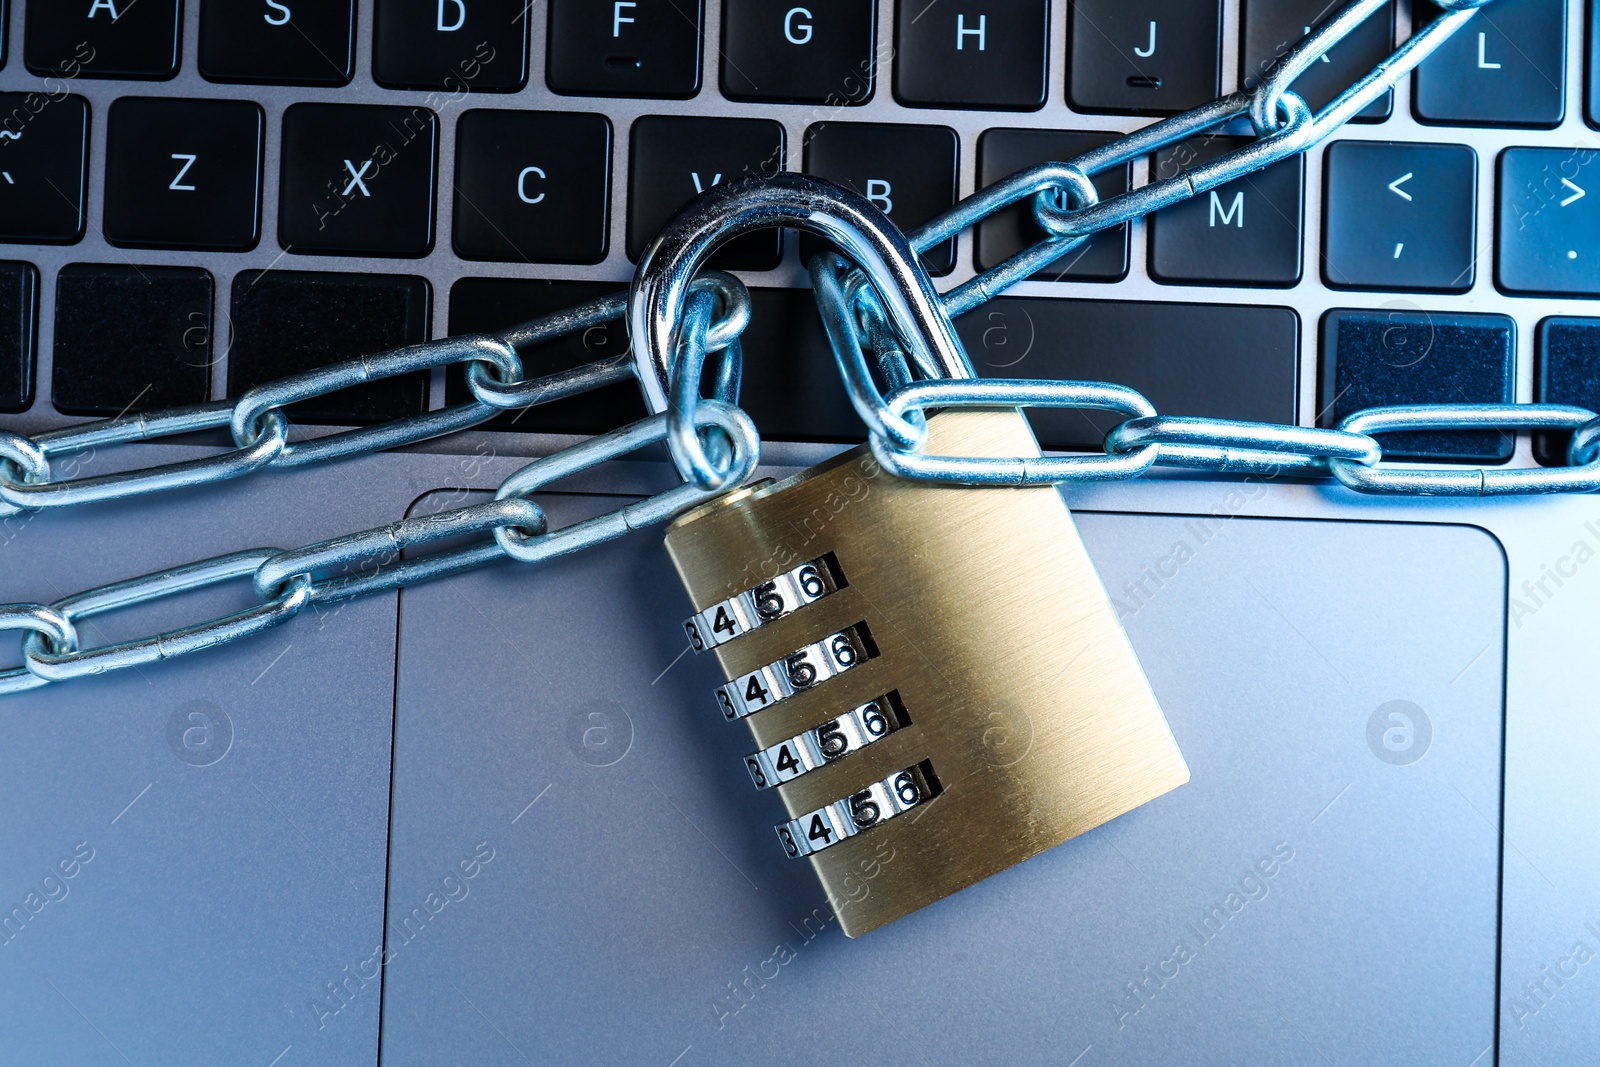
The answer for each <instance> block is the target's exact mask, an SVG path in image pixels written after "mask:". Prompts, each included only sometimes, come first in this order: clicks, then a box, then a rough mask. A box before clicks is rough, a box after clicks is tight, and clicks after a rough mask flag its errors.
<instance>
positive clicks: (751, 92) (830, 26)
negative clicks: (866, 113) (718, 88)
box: [722, 0, 878, 106]
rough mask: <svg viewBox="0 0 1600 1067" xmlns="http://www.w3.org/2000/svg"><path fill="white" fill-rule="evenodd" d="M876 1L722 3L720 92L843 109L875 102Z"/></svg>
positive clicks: (741, 0)
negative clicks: (874, 45)
mask: <svg viewBox="0 0 1600 1067" xmlns="http://www.w3.org/2000/svg"><path fill="white" fill-rule="evenodd" d="M877 6H878V5H877V3H876V0H807V3H806V4H805V6H803V7H802V6H797V5H793V4H773V3H769V2H768V0H724V3H723V5H722V95H724V96H726V97H727V98H728V99H730V100H769V101H775V102H778V103H791V104H797V103H815V104H832V105H834V106H843V105H846V104H864V103H866V102H867V101H868V100H870V99H872V84H873V77H874V75H875V73H876V71H875V69H874V66H875V64H874V62H873V54H872V53H873V43H874V41H873V38H874V33H875V27H876V22H877V19H876V18H875V15H876V13H877Z"/></svg>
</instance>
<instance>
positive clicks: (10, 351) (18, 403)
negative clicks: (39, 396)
mask: <svg viewBox="0 0 1600 1067" xmlns="http://www.w3.org/2000/svg"><path fill="white" fill-rule="evenodd" d="M38 291H39V272H38V271H37V270H35V269H34V267H33V264H31V263H0V411H23V410H25V409H26V408H27V407H28V404H29V403H30V402H32V400H33V346H34V321H35V317H36V316H37V314H38V310H39V296H38Z"/></svg>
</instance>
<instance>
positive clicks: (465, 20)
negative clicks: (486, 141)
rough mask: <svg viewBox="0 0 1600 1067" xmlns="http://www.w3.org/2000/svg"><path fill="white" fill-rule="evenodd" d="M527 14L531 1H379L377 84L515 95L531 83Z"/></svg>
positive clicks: (375, 42)
mask: <svg viewBox="0 0 1600 1067" xmlns="http://www.w3.org/2000/svg"><path fill="white" fill-rule="evenodd" d="M603 6H607V7H609V6H610V5H603ZM530 10H532V5H531V4H529V3H528V0H377V6H376V9H375V10H374V12H373V16H372V21H373V28H372V38H373V43H372V77H373V79H374V80H375V81H377V83H378V84H379V85H383V86H387V87H388V88H390V89H449V90H451V91H452V92H473V93H483V92H491V93H511V92H516V91H517V90H518V89H520V88H522V87H523V86H524V85H526V84H527V81H528V18H527V15H528V12H529V11H530Z"/></svg>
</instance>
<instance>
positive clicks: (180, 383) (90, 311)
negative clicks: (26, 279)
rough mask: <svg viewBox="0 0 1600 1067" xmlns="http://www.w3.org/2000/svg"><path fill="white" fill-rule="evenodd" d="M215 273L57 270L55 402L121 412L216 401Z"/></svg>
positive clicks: (86, 267)
mask: <svg viewBox="0 0 1600 1067" xmlns="http://www.w3.org/2000/svg"><path fill="white" fill-rule="evenodd" d="M211 298H212V282H211V275H210V274H209V273H208V272H206V271H203V270H200V269H198V268H194V267H133V266H123V265H118V266H102V265H98V264H88V263H75V264H72V265H71V266H67V267H63V268H61V272H60V273H59V274H57V275H56V329H55V356H54V369H53V371H52V374H51V382H52V384H51V388H50V399H51V401H52V402H53V403H54V404H55V406H56V408H57V410H59V411H62V412H65V413H66V414H69V415H120V414H123V413H124V412H129V411H150V410H152V409H154V408H164V407H171V406H173V405H175V404H200V403H204V402H205V401H207V400H210V399H211V363H212V359H211V349H212V340H211V333H212V330H211Z"/></svg>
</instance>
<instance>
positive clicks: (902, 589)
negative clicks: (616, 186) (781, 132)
mask: <svg viewBox="0 0 1600 1067" xmlns="http://www.w3.org/2000/svg"><path fill="white" fill-rule="evenodd" d="M772 225H788V226H798V227H801V228H804V229H809V230H812V231H813V232H816V233H819V234H820V235H822V236H823V237H826V238H828V239H829V240H831V241H832V242H833V243H834V244H835V246H836V247H838V248H839V249H840V250H841V251H842V252H843V253H844V255H845V256H847V257H848V258H849V260H850V261H851V262H853V263H855V264H858V265H860V267H861V269H862V270H863V271H865V273H866V274H867V275H868V276H869V277H870V278H871V280H872V285H873V287H874V289H875V291H876V292H877V293H878V295H879V296H880V298H881V300H882V305H883V307H884V309H885V313H886V314H887V315H888V317H889V319H890V321H891V323H892V325H893V327H894V329H895V330H896V331H897V333H898V334H899V336H901V337H902V338H905V339H907V341H908V343H910V344H912V345H914V346H920V348H919V349H918V351H917V352H916V356H917V363H918V365H919V366H923V367H930V366H931V367H936V368H938V369H939V370H940V372H941V373H943V374H944V375H946V376H950V377H964V376H969V375H970V373H971V371H970V368H969V366H968V363H967V360H966V357H965V354H964V353H963V352H962V351H961V347H960V342H959V341H958V340H957V339H956V338H955V335H954V331H953V330H952V328H951V326H950V322H949V319H948V318H946V317H945V315H944V314H943V312H942V310H940V308H939V299H940V298H939V296H938V294H937V293H936V292H935V291H934V289H933V287H932V284H931V282H930V281H929V279H928V277H927V274H926V273H925V272H924V271H923V270H922V269H921V267H920V265H919V264H918V262H917V259H916V255H915V254H914V253H913V252H912V250H911V248H910V246H909V244H908V243H907V241H906V239H905V238H904V236H903V235H901V234H900V233H899V231H898V230H895V229H894V227H893V225H892V224H890V223H889V222H888V220H887V219H886V218H885V217H884V216H883V215H882V214H881V213H879V212H877V211H876V209H875V208H874V207H873V206H872V205H871V204H870V203H868V202H867V201H866V200H864V199H863V198H861V197H859V196H857V195H855V194H854V193H851V192H849V191H848V190H844V189H841V188H839V187H837V186H833V185H830V184H828V183H825V182H822V181H820V180H818V179H814V178H810V177H808V176H803V175H794V174H780V175H777V176H775V177H772V178H767V179H760V180H751V181H747V182H743V183H736V184H734V185H733V186H721V187H718V188H716V189H713V190H712V191H711V192H709V193H707V194H706V195H705V196H703V197H701V198H700V199H699V200H697V201H695V202H692V203H691V204H690V205H689V207H688V208H686V209H685V210H684V211H683V212H682V213H681V214H680V215H679V216H678V217H677V218H676V219H675V220H673V222H672V223H671V224H669V226H668V227H667V228H666V229H665V230H664V231H663V232H662V234H661V235H660V236H659V237H658V238H657V241H656V242H655V243H654V244H653V245H652V246H651V248H650V249H648V250H647V251H646V254H645V256H644V258H643V260H642V261H641V263H640V266H639V272H638V274H637V275H636V277H635V283H634V293H633V299H632V300H631V301H630V307H629V316H630V318H629V326H630V333H631V335H632V338H633V343H634V346H635V348H634V354H635V359H636V360H637V361H638V363H637V365H638V371H639V378H640V381H641V384H642V385H643V387H644V390H645V395H646V401H647V403H648V404H649V405H650V406H651V407H652V408H653V409H654V410H658V411H660V410H665V409H666V408H667V406H668V403H667V396H668V393H669V392H670V389H671V386H672V385H673V383H674V379H673V363H674V351H675V345H676V340H677V338H676V329H677V326H676V324H677V323H678V322H679V321H680V320H681V318H682V313H683V310H684V307H685V302H686V300H687V295H688V291H689V285H690V282H691V280H692V279H693V277H694V275H695V272H696V271H697V270H698V269H699V267H700V265H701V264H702V263H703V262H704V261H705V259H706V257H707V256H708V255H709V253H710V251H711V249H713V248H714V247H715V246H716V245H717V244H719V243H721V242H722V241H725V240H727V239H730V238H731V237H733V236H736V235H737V234H739V233H741V232H745V231H748V230H751V229H755V228H759V227H762V226H772ZM836 343H837V340H836ZM690 377H693V376H692V375H691V376H690ZM685 380H688V378H686V379H685ZM858 406H859V405H858ZM925 447H926V449H927V450H928V451H929V452H930V453H933V454H937V455H944V456H965V457H975V456H993V457H1022V456H1037V455H1038V454H1039V451H1038V445H1037V443H1036V442H1035V441H1034V438H1033V434H1032V432H1031V431H1030V430H1029V428H1028V425H1027V422H1026V421H1025V420H1024V418H1023V416H1022V415H1021V414H1020V413H1019V412H1017V411H1014V410H949V411H945V412H942V413H939V414H937V415H934V416H932V417H930V418H928V420H927V441H926V446H925ZM675 458H677V459H678V460H679V464H680V468H683V467H685V466H686V462H685V460H684V458H683V457H681V456H678V455H677V453H676V452H675ZM688 466H691V467H692V464H688ZM685 473H686V475H687V474H689V473H691V471H690V470H685ZM666 544H667V550H668V553H669V554H670V555H671V557H672V561H673V563H674V565H675V566H676V567H677V570H678V574H679V576H680V577H681V578H682V579H683V583H684V586H685V587H686V588H687V590H688V593H689V598H690V600H691V601H692V603H693V606H694V609H695V614H694V615H693V616H692V617H691V618H690V619H689V620H688V622H687V623H686V630H687V632H688V636H689V640H690V644H691V645H692V646H693V647H694V648H696V649H699V650H701V651H707V650H710V651H713V652H714V653H715V655H716V657H717V659H718V660H719V662H720V663H721V665H722V667H723V669H724V672H725V674H726V676H727V679H728V681H727V683H726V684H725V685H722V686H721V687H720V688H719V689H718V690H717V691H716V693H715V699H716V703H717V706H718V707H719V708H720V710H721V714H722V715H723V716H724V717H725V718H727V719H729V720H740V719H742V720H743V721H744V722H745V723H746V724H747V725H748V727H749V729H750V732H751V734H752V736H753V738H754V742H755V748H754V751H753V752H751V753H750V755H749V756H748V758H747V759H746V761H745V762H746V766H747V768H748V770H749V772H750V777H751V781H752V783H753V785H754V786H755V787H756V788H757V789H773V790H775V791H776V792H777V794H778V796H779V798H780V799H781V800H782V802H783V805H784V807H785V808H786V809H787V812H788V818H787V819H786V820H784V821H783V822H781V823H780V824H779V825H778V826H777V828H776V829H777V835H778V840H779V843H780V844H781V845H782V847H783V848H784V849H785V850H786V851H787V852H788V853H789V854H790V855H791V856H794V857H796V858H797V859H798V858H801V857H804V858H806V859H808V860H809V862H810V863H811V865H812V867H813V868H814V869H815V871H816V872H817V875H818V876H819V877H820V879H821V881H822V885H823V888H824V890H825V891H826V893H827V895H828V898H829V901H830V902H831V904H832V906H833V910H834V912H835V914H836V915H837V916H838V919H839V923H840V927H841V928H842V929H843V930H844V932H845V933H846V934H848V935H850V936H852V937H854V936H858V935H860V934H862V933H865V932H866V931H868V930H871V929H874V928H875V927H878V926H881V925H883V924H884V923H886V922H890V921H892V920H894V919H897V918H899V917H901V916H903V915H905V914H907V913H908V912H911V911H914V910H916V909H917V908H920V907H923V906H924V905H927V904H930V903H932V902H934V901H936V900H939V899H941V898H942V897H945V896H948V895H950V894H951V893H954V892H956V891H957V890H960V889H962V888H965V887H966V886H969V885H971V884H972V883H974V882H977V881H979V880H980V879H983V878H986V877H988V876H989V875H991V874H995V873H997V872H998V871H1001V870H1004V869H1005V868H1007V867H1009V866H1011V865H1013V864H1016V863H1019V862H1021V861H1022V860H1025V859H1027V858H1029V857H1031V856H1034V855H1037V854H1038V853H1040V852H1042V851H1044V850H1045V849H1048V848H1051V847H1053V846H1055V845H1058V844H1060V843H1061V842H1063V841H1065V840H1067V839H1068V838H1070V837H1073V836H1075V835H1077V834H1080V833H1083V832H1084V831H1086V830H1089V829H1091V828H1093V827H1095V826H1098V825H1100V824H1101V823H1104V822H1106V821H1107V820H1109V819H1113V818H1116V817H1117V816H1118V815H1121V814H1123V813H1125V812H1127V811H1129V810H1131V809H1133V808H1135V807H1138V806H1139V805H1141V804H1144V803H1146V802H1147V801H1150V800H1153V799H1154V798H1156V797H1158V796H1161V795H1162V794H1163V793H1166V792H1168V791H1169V790H1171V789H1173V788H1174V787H1176V786H1178V785H1181V784H1183V783H1184V782H1186V781H1188V779H1189V771H1188V768H1187V766H1186V765H1185V764H1184V761H1183V756H1182V754H1181V753H1180V752H1179V751H1178V746H1177V743H1176V742H1175V740H1174V739H1173V736H1172V732H1171V730H1170V729H1169V728H1168V726H1167V722H1166V719H1165V717H1164V716H1163V715H1162V713H1161V709H1160V707H1159V706H1158V705H1157V703H1156V699H1155V696H1154V694H1153V693H1152V692H1151V690H1150V686H1149V683H1148V682H1147V681H1146V679H1145V677H1144V672H1143V671H1142V670H1141V668H1140V666H1139V663H1138V660H1137V659H1136V657H1135V655H1134V652H1133V649H1132V647H1131V646H1130V645H1129V643H1128V640H1127V637H1126V635H1125V634H1124V633H1123V630H1122V626H1121V623H1120V622H1119V621H1118V619H1117V616H1116V613H1115V611H1114V609H1113V608H1112V605H1111V602H1110V600H1109V598H1108V597H1107V596H1106V593H1105V589H1104V587H1103V586H1102V585H1101V583H1100V580H1099V577H1098V575H1097V574H1096V573H1095V570H1094V566H1093V564H1092V563H1091V562H1090V560H1089V557H1088V555H1087V553H1086V552H1085V550H1084V547H1083V542H1082V541H1081V540H1080V539H1079V537H1078V533H1077V530H1076V528H1075V527H1074V525H1073V522H1072V518H1071V516H1070V514H1069V513H1068V511H1067V508H1066V505H1065V503H1064V502H1063V501H1062V499H1061V496H1060V494H1059V493H1058V492H1057V491H1056V490H1055V489H1054V488H1053V487H1051V486H1048V485H1046V486H1039V487H1033V488H1016V487H1005V488H989V489H980V488H972V487H967V486H944V485H938V484H933V483H925V482H915V481H910V480H905V479H900V478H897V477H895V476H893V475H891V474H889V473H888V472H887V471H885V470H883V469H882V468H881V467H880V466H879V465H878V463H877V461H876V460H875V459H874V458H873V457H872V455H871V453H870V452H869V451H868V450H867V449H866V448H865V447H862V448H858V449H855V450H853V451H850V452H847V453H845V454H843V455H841V456H838V457H836V458H834V459H832V460H830V461H828V462H826V463H823V464H821V465H820V466H818V467H815V468H813V469H811V470H809V471H806V472H804V473H802V474H799V475H797V476H795V477H792V478H789V479H786V480H784V481H782V482H778V483H775V484H774V483H771V482H763V483H757V484H755V485H751V486H746V487H744V488H738V489H735V490H733V491H732V492H729V493H726V494H725V495H723V496H721V497H718V498H716V499H714V500H712V501H710V502H709V503H706V504H702V505H700V506H699V507H697V508H695V509H694V510H692V511H689V512H687V513H685V514H684V515H682V516H680V517H679V518H678V519H677V520H676V521H675V522H674V523H673V524H672V525H671V527H670V528H669V530H668V533H667V538H666ZM863 884H865V885H866V892H865V893H862V892H860V891H858V890H859V887H861V886H862V885H863Z"/></svg>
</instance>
